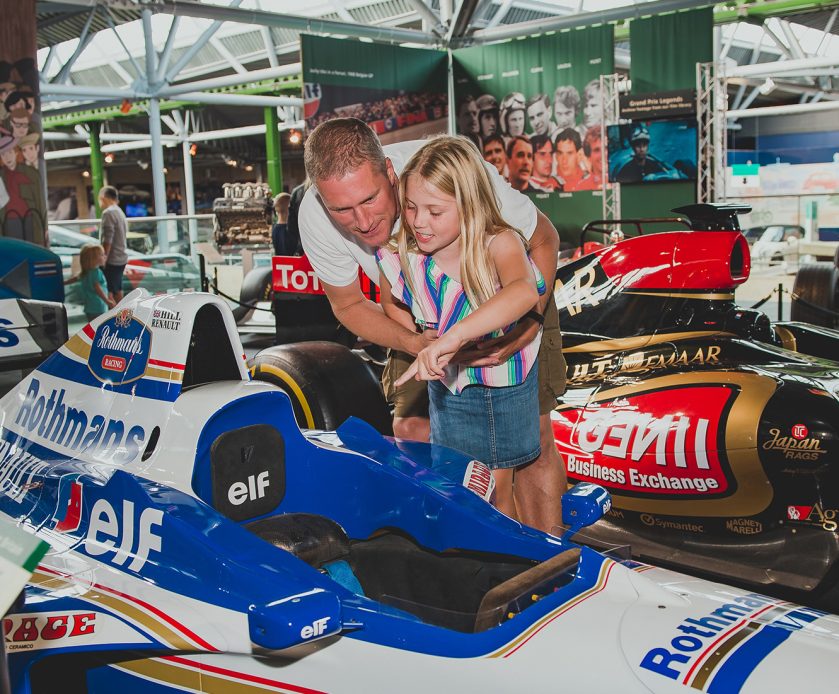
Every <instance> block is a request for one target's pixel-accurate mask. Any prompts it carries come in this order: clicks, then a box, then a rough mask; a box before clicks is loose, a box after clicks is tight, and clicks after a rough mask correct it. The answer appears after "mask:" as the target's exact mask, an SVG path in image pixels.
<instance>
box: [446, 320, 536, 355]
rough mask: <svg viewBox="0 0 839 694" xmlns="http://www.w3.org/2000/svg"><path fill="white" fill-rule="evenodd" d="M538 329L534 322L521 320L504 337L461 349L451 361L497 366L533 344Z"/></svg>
mask: <svg viewBox="0 0 839 694" xmlns="http://www.w3.org/2000/svg"><path fill="white" fill-rule="evenodd" d="M539 328H540V325H539V324H538V323H537V322H536V321H533V320H523V321H521V322H520V323H519V324H518V325H517V326H516V327H515V328H513V329H512V330H511V331H510V332H508V333H507V334H506V335H503V336H501V337H496V338H494V339H492V340H487V341H486V342H482V343H480V344H479V345H470V346H469V347H467V348H466V349H461V350H460V351H459V352H458V353H457V354H456V355H455V357H454V358H453V359H452V361H453V362H457V363H458V364H465V365H466V366H498V365H499V364H501V363H503V362H505V361H507V359H509V358H510V357H511V356H512V355H513V354H515V353H516V352H518V351H519V350H522V349H524V348H525V347H527V345H529V344H530V343H531V342H533V340H534V339H535V338H536V335H537V333H538V332H539Z"/></svg>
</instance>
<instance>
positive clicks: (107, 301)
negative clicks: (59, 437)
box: [93, 282, 116, 308]
mask: <svg viewBox="0 0 839 694" xmlns="http://www.w3.org/2000/svg"><path fill="white" fill-rule="evenodd" d="M93 289H94V291H95V292H96V293H97V294H98V295H99V298H100V299H102V301H104V302H105V305H106V306H107V307H108V308H113V307H114V306H116V302H115V301H114V300H113V299H111V298H110V297H109V296H108V295H107V294H105V292H104V291H103V290H102V285H101V284H99V282H94V283H93Z"/></svg>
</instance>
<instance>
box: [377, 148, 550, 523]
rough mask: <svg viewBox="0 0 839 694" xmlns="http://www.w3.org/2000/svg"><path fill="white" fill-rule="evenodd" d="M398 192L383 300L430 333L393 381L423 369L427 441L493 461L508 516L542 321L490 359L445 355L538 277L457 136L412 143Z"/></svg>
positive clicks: (496, 319) (524, 452)
mask: <svg viewBox="0 0 839 694" xmlns="http://www.w3.org/2000/svg"><path fill="white" fill-rule="evenodd" d="M400 204H401V217H402V223H401V227H400V229H399V232H398V234H397V236H396V238H395V240H392V241H391V242H390V245H389V246H386V247H384V248H382V249H380V250H379V252H378V254H377V257H378V262H379V267H380V269H381V274H380V282H381V289H382V292H381V296H382V306H383V308H384V310H385V312H386V313H387V315H388V316H390V317H391V318H393V319H394V320H397V321H399V322H401V323H402V324H403V325H405V326H406V327H410V328H413V323H414V322H416V323H417V324H418V325H419V326H420V327H421V328H423V329H425V328H432V329H436V330H437V333H438V339H437V340H435V341H434V342H433V343H432V344H431V346H429V347H428V348H426V349H425V350H423V351H422V352H420V354H419V355H418V357H417V360H416V361H415V362H414V364H413V365H412V366H411V367H410V368H409V369H408V371H407V372H406V373H405V374H404V375H403V377H402V378H401V379H400V381H399V383H403V382H405V381H406V380H408V379H409V378H412V377H416V378H418V379H422V380H427V381H429V384H428V393H429V401H430V406H429V410H430V416H431V440H432V442H433V443H437V444H441V445H444V446H449V447H451V448H455V449H458V450H461V451H463V452H465V453H467V454H469V455H471V456H473V457H474V458H476V459H478V460H480V461H482V462H484V463H486V464H487V465H488V466H489V467H490V468H492V470H493V476H494V477H495V481H496V506H497V507H498V508H499V509H500V510H501V511H503V512H504V513H506V514H508V515H510V516H512V517H515V504H514V501H513V473H514V470H515V468H516V467H518V466H521V465H525V464H527V463H529V462H531V461H533V460H534V459H536V458H537V457H538V456H539V453H540V446H539V405H538V395H537V373H536V370H537V364H536V355H537V354H538V351H539V341H540V339H541V333H540V334H539V336H537V338H536V339H535V340H534V341H533V342H532V343H530V344H529V345H528V346H527V347H525V348H524V349H522V350H521V351H520V352H517V353H515V354H513V355H512V356H511V357H510V358H509V359H507V361H505V362H503V363H501V364H499V365H497V366H488V367H470V366H463V365H460V364H457V363H456V359H454V357H455V355H456V353H457V352H458V350H460V349H461V348H462V347H464V346H467V345H469V344H470V343H472V342H473V341H481V340H484V339H490V338H493V337H498V336H500V335H502V334H504V333H505V332H507V331H509V330H510V329H511V328H513V327H514V326H515V324H516V321H517V320H518V319H520V318H521V317H522V316H524V315H525V314H527V313H528V312H529V311H531V310H532V309H533V308H534V305H535V304H536V302H537V301H538V297H539V294H541V293H544V291H545V283H544V281H543V280H542V277H541V275H540V273H539V271H538V270H537V269H536V266H535V265H533V264H532V263H531V262H530V260H529V258H528V257H527V250H526V241H525V240H524V238H523V237H522V235H521V234H520V233H519V232H518V231H516V230H514V229H512V228H510V225H509V224H507V223H506V222H505V221H504V220H503V219H502V217H501V213H500V211H499V208H498V202H497V200H496V198H495V193H494V190H493V186H492V181H491V179H490V177H489V173H488V172H487V170H486V168H484V163H483V161H482V159H481V156H480V154H479V153H478V150H477V149H476V148H475V146H474V145H473V144H472V143H471V142H469V141H468V140H466V139H465V138H462V137H439V138H435V139H433V140H430V141H429V142H428V143H427V144H426V145H425V146H423V147H422V148H421V149H420V150H418V151H417V152H416V154H414V156H413V157H412V158H411V160H410V161H409V162H408V164H407V166H406V167H405V169H404V170H403V172H402V175H401V176H400Z"/></svg>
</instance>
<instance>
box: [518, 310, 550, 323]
mask: <svg viewBox="0 0 839 694" xmlns="http://www.w3.org/2000/svg"><path fill="white" fill-rule="evenodd" d="M522 318H529V319H530V320H532V321H536V322H537V323H538V324H539V325H544V324H545V316H543V315H542V314H541V313H539V312H538V311H528V312H527V313H525V314H524V315H523V316H522Z"/></svg>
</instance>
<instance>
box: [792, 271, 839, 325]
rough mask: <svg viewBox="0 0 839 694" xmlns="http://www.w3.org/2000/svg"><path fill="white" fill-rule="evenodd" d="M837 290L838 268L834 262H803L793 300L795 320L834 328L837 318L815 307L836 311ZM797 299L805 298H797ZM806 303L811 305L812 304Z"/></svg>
mask: <svg viewBox="0 0 839 694" xmlns="http://www.w3.org/2000/svg"><path fill="white" fill-rule="evenodd" d="M837 290H839V269H837V268H836V266H835V265H833V264H832V263H811V264H809V265H802V266H801V267H800V268H799V270H798V273H797V274H796V275H795V284H794V285H793V287H792V293H793V300H792V310H791V312H790V315H791V317H792V320H794V321H802V322H804V323H812V324H813V325H821V326H823V327H825V328H833V327H834V326H835V325H836V317H835V316H833V315H831V314H829V313H826V312H824V311H819V310H818V309H817V308H814V306H818V307H821V308H823V309H826V310H827V311H836V307H837V301H836V295H837ZM796 298H798V299H801V300H802V301H797V300H796ZM803 302H807V303H803ZM807 304H812V306H808V305H807Z"/></svg>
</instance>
